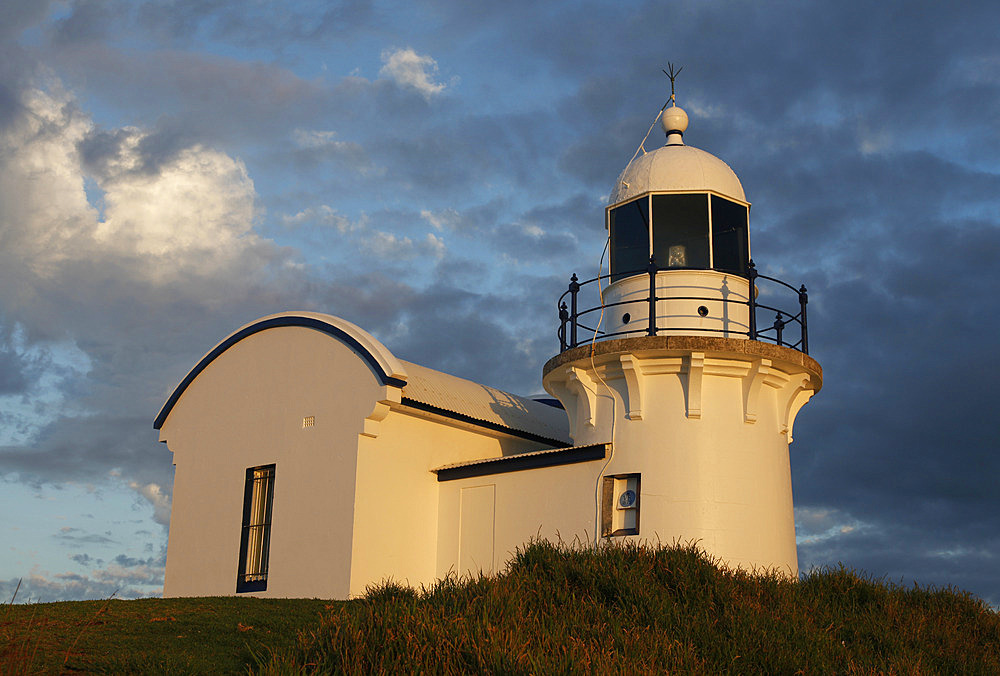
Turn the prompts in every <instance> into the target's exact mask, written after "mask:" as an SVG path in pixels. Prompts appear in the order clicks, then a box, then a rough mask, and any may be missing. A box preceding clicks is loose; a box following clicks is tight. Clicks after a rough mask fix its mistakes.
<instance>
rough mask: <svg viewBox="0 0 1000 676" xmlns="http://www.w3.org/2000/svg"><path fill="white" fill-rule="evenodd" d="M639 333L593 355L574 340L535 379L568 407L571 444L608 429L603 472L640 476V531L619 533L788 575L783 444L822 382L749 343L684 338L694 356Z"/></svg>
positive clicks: (777, 351)
mask: <svg viewBox="0 0 1000 676" xmlns="http://www.w3.org/2000/svg"><path fill="white" fill-rule="evenodd" d="M642 340H643V339H636V340H634V341H630V340H624V341H620V343H621V347H622V348H623V349H622V350H620V351H617V352H610V353H604V354H598V355H595V356H594V357H593V360H592V359H591V357H590V356H589V354H588V353H587V348H581V349H580V350H581V356H580V358H578V359H576V360H574V361H570V362H568V363H565V364H562V365H560V366H557V367H556V368H554V369H553V370H551V371H550V372H549V373H548V374H546V376H545V379H544V384H545V388H546V389H547V390H548V391H549V392H550V393H551V394H553V395H554V396H556V397H558V398H559V399H560V401H562V402H563V404H564V405H565V406H566V408H567V410H568V411H570V412H571V417H570V424H571V435H572V436H573V439H574V442H575V443H577V444H587V443H594V442H599V441H606V440H608V439H609V438H610V437H611V436H612V434H613V437H614V456H613V458H612V460H611V462H610V463H609V464H608V467H607V470H606V472H605V473H606V474H621V473H633V472H639V473H641V474H642V487H641V495H640V505H641V516H640V520H641V525H640V533H639V535H638V536H627V537H632V538H637V539H640V540H643V541H648V542H653V543H656V542H663V543H670V542H674V541H680V542H689V541H697V542H698V543H700V544H701V545H702V546H703V547H704V548H705V549H706V551H708V552H709V553H711V554H713V555H715V556H718V557H721V558H722V559H723V560H724V561H725V562H727V563H728V564H730V565H734V566H739V567H742V568H747V569H752V568H762V567H766V568H778V569H780V570H782V571H784V572H787V573H790V574H797V572H798V563H797V556H796V549H795V523H794V515H793V511H792V491H791V473H790V469H789V460H788V442H789V435H790V433H791V428H792V423H793V421H794V417H795V414H796V413H797V411H798V409H799V408H801V406H802V405H804V404H805V402H806V401H807V400H808V398H809V396H811V395H812V393H813V392H815V391H816V390H818V389H819V387H820V385H821V375H820V373H819V371H818V366H817V367H816V370H815V371H812V370H810V369H809V368H806V367H803V366H802V365H801V364H799V363H796V360H795V359H794V357H795V356H796V355H798V356H801V355H799V353H797V352H795V351H793V350H789V349H787V348H777V347H776V346H771V345H763V344H760V343H756V342H753V341H745V340H730V341H725V340H719V339H707V338H706V339H699V338H697V337H690V338H686V340H687V341H688V343H689V344H691V345H692V346H693V345H695V344H696V343H697V342H698V341H699V340H701V341H702V342H703V343H704V345H703V348H704V349H705V350H706V351H705V352H701V351H698V350H696V349H691V348H689V349H667V348H662V349H651V348H650V342H649V341H646V342H645V343H642V342H641V341H642ZM654 340H655V339H654ZM630 342H631V343H632V347H633V349H634V352H633V351H630V350H629V349H627V348H628V344H629V343H630ZM726 344H728V345H729V348H730V349H729V350H728V351H726V350H724V349H719V348H720V347H725V345H726ZM757 346H760V347H759V352H760V354H752V353H750V354H748V353H747V351H751V352H752V351H753V350H757V349H758V348H757ZM640 347H642V348H643V349H639V348H640ZM709 347H714V348H715V349H714V350H709V349H708V348H709ZM765 355H767V356H765ZM782 355H784V356H788V357H789V359H787V360H782V359H781V358H780V357H781V356H782ZM813 363H814V362H813ZM595 367H596V368H595ZM601 379H603V381H604V383H606V385H607V386H606V387H605V385H604V384H602V383H601Z"/></svg>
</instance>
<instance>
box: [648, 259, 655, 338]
mask: <svg viewBox="0 0 1000 676" xmlns="http://www.w3.org/2000/svg"><path fill="white" fill-rule="evenodd" d="M647 335H650V336H655V335H656V256H650V257H649V331H648V332H647Z"/></svg>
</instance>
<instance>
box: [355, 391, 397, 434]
mask: <svg viewBox="0 0 1000 676" xmlns="http://www.w3.org/2000/svg"><path fill="white" fill-rule="evenodd" d="M402 397H403V388H401V387H393V386H392V385H383V386H382V391H381V393H380V398H379V400H378V401H376V402H375V406H374V408H372V412H371V413H369V414H368V417H367V418H365V426H364V430H363V431H362V432H361V436H363V437H371V438H372V439H375V438H376V437H378V428H379V423H380V422H382V421H383V420H385V417H386V416H387V415H389V407H390V406H392V405H393V404H397V405H398V404H399V403H400V401H402Z"/></svg>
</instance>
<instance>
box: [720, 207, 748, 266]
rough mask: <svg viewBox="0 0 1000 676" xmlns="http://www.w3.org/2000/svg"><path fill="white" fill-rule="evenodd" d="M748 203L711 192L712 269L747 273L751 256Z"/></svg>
mask: <svg viewBox="0 0 1000 676" xmlns="http://www.w3.org/2000/svg"><path fill="white" fill-rule="evenodd" d="M748 216H749V213H748V210H747V207H745V206H743V205H742V204H737V203H736V202H730V201H729V200H727V199H724V198H722V197H717V196H715V195H712V255H713V258H714V263H715V269H716V270H725V271H727V272H735V273H736V274H738V275H743V276H746V275H747V274H748V271H747V263H748V262H749V260H750V236H749V230H748V228H747V219H748Z"/></svg>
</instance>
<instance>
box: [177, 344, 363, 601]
mask: <svg viewBox="0 0 1000 676" xmlns="http://www.w3.org/2000/svg"><path fill="white" fill-rule="evenodd" d="M382 390H383V388H381V386H380V385H379V383H378V381H377V379H376V377H375V376H374V374H373V373H372V372H371V370H370V369H369V368H368V366H367V365H366V364H365V363H364V362H363V361H362V360H361V359H360V358H358V356H357V355H356V354H355V353H354V352H353V351H352V350H350V349H349V348H348V347H346V346H345V345H344V344H342V343H341V342H339V341H337V340H332V339H331V338H330V336H328V335H326V334H323V333H321V332H319V331H315V330H312V329H308V328H303V327H284V328H272V329H268V330H265V331H262V332H260V333H256V334H254V335H252V336H250V337H248V338H245V339H244V340H242V341H240V342H239V343H237V344H235V345H234V346H232V347H231V348H229V349H228V350H227V351H226V352H224V353H223V354H222V355H221V356H220V357H218V358H217V359H216V360H215V361H213V362H212V363H211V364H210V365H209V366H208V367H207V368H206V369H205V371H204V372H202V373H201V374H200V375H199V376H198V377H197V378H196V379H195V380H194V381H193V382H192V383H191V385H190V386H189V387H188V388H187V389H186V390H185V391H184V393H183V395H182V396H181V398H180V399H179V400H178V402H177V403H176V405H175V406H174V408H173V410H172V411H171V413H170V415H169V416H168V418H167V420H166V421H165V423H164V424H163V427H162V428H161V431H160V438H161V440H163V441H166V442H167V445H168V447H169V448H170V450H171V451H173V453H174V463H175V464H176V467H177V469H176V472H175V475H174V493H173V508H172V513H171V521H170V536H169V544H168V549H167V569H166V583H165V586H164V595H165V596H200V595H218V594H230V593H235V591H236V576H237V566H238V555H239V544H240V530H241V525H242V510H243V491H244V482H245V477H246V469H247V468H248V467H253V466H256V465H266V464H271V463H274V464H275V465H276V468H275V481H274V508H273V514H272V518H273V521H272V527H271V546H270V570H269V574H268V582H267V591H265V592H255V593H253V595H259V596H269V597H294V596H300V597H301V596H305V597H330V598H333V597H340V598H343V597H345V596H347V593H348V590H349V584H350V565H351V552H350V548H349V546H347V545H348V543H350V541H351V533H352V529H353V505H354V491H355V473H356V458H357V449H358V435H359V433H360V432H361V431H362V427H363V422H364V419H365V417H366V416H367V415H368V414H369V413H370V412H371V411H372V408H373V406H374V403H375V401H376V400H377V399H378V398H379V397H380V396H381V394H380V393H381V392H382ZM305 416H315V427H310V428H303V426H302V419H303V417H305Z"/></svg>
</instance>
